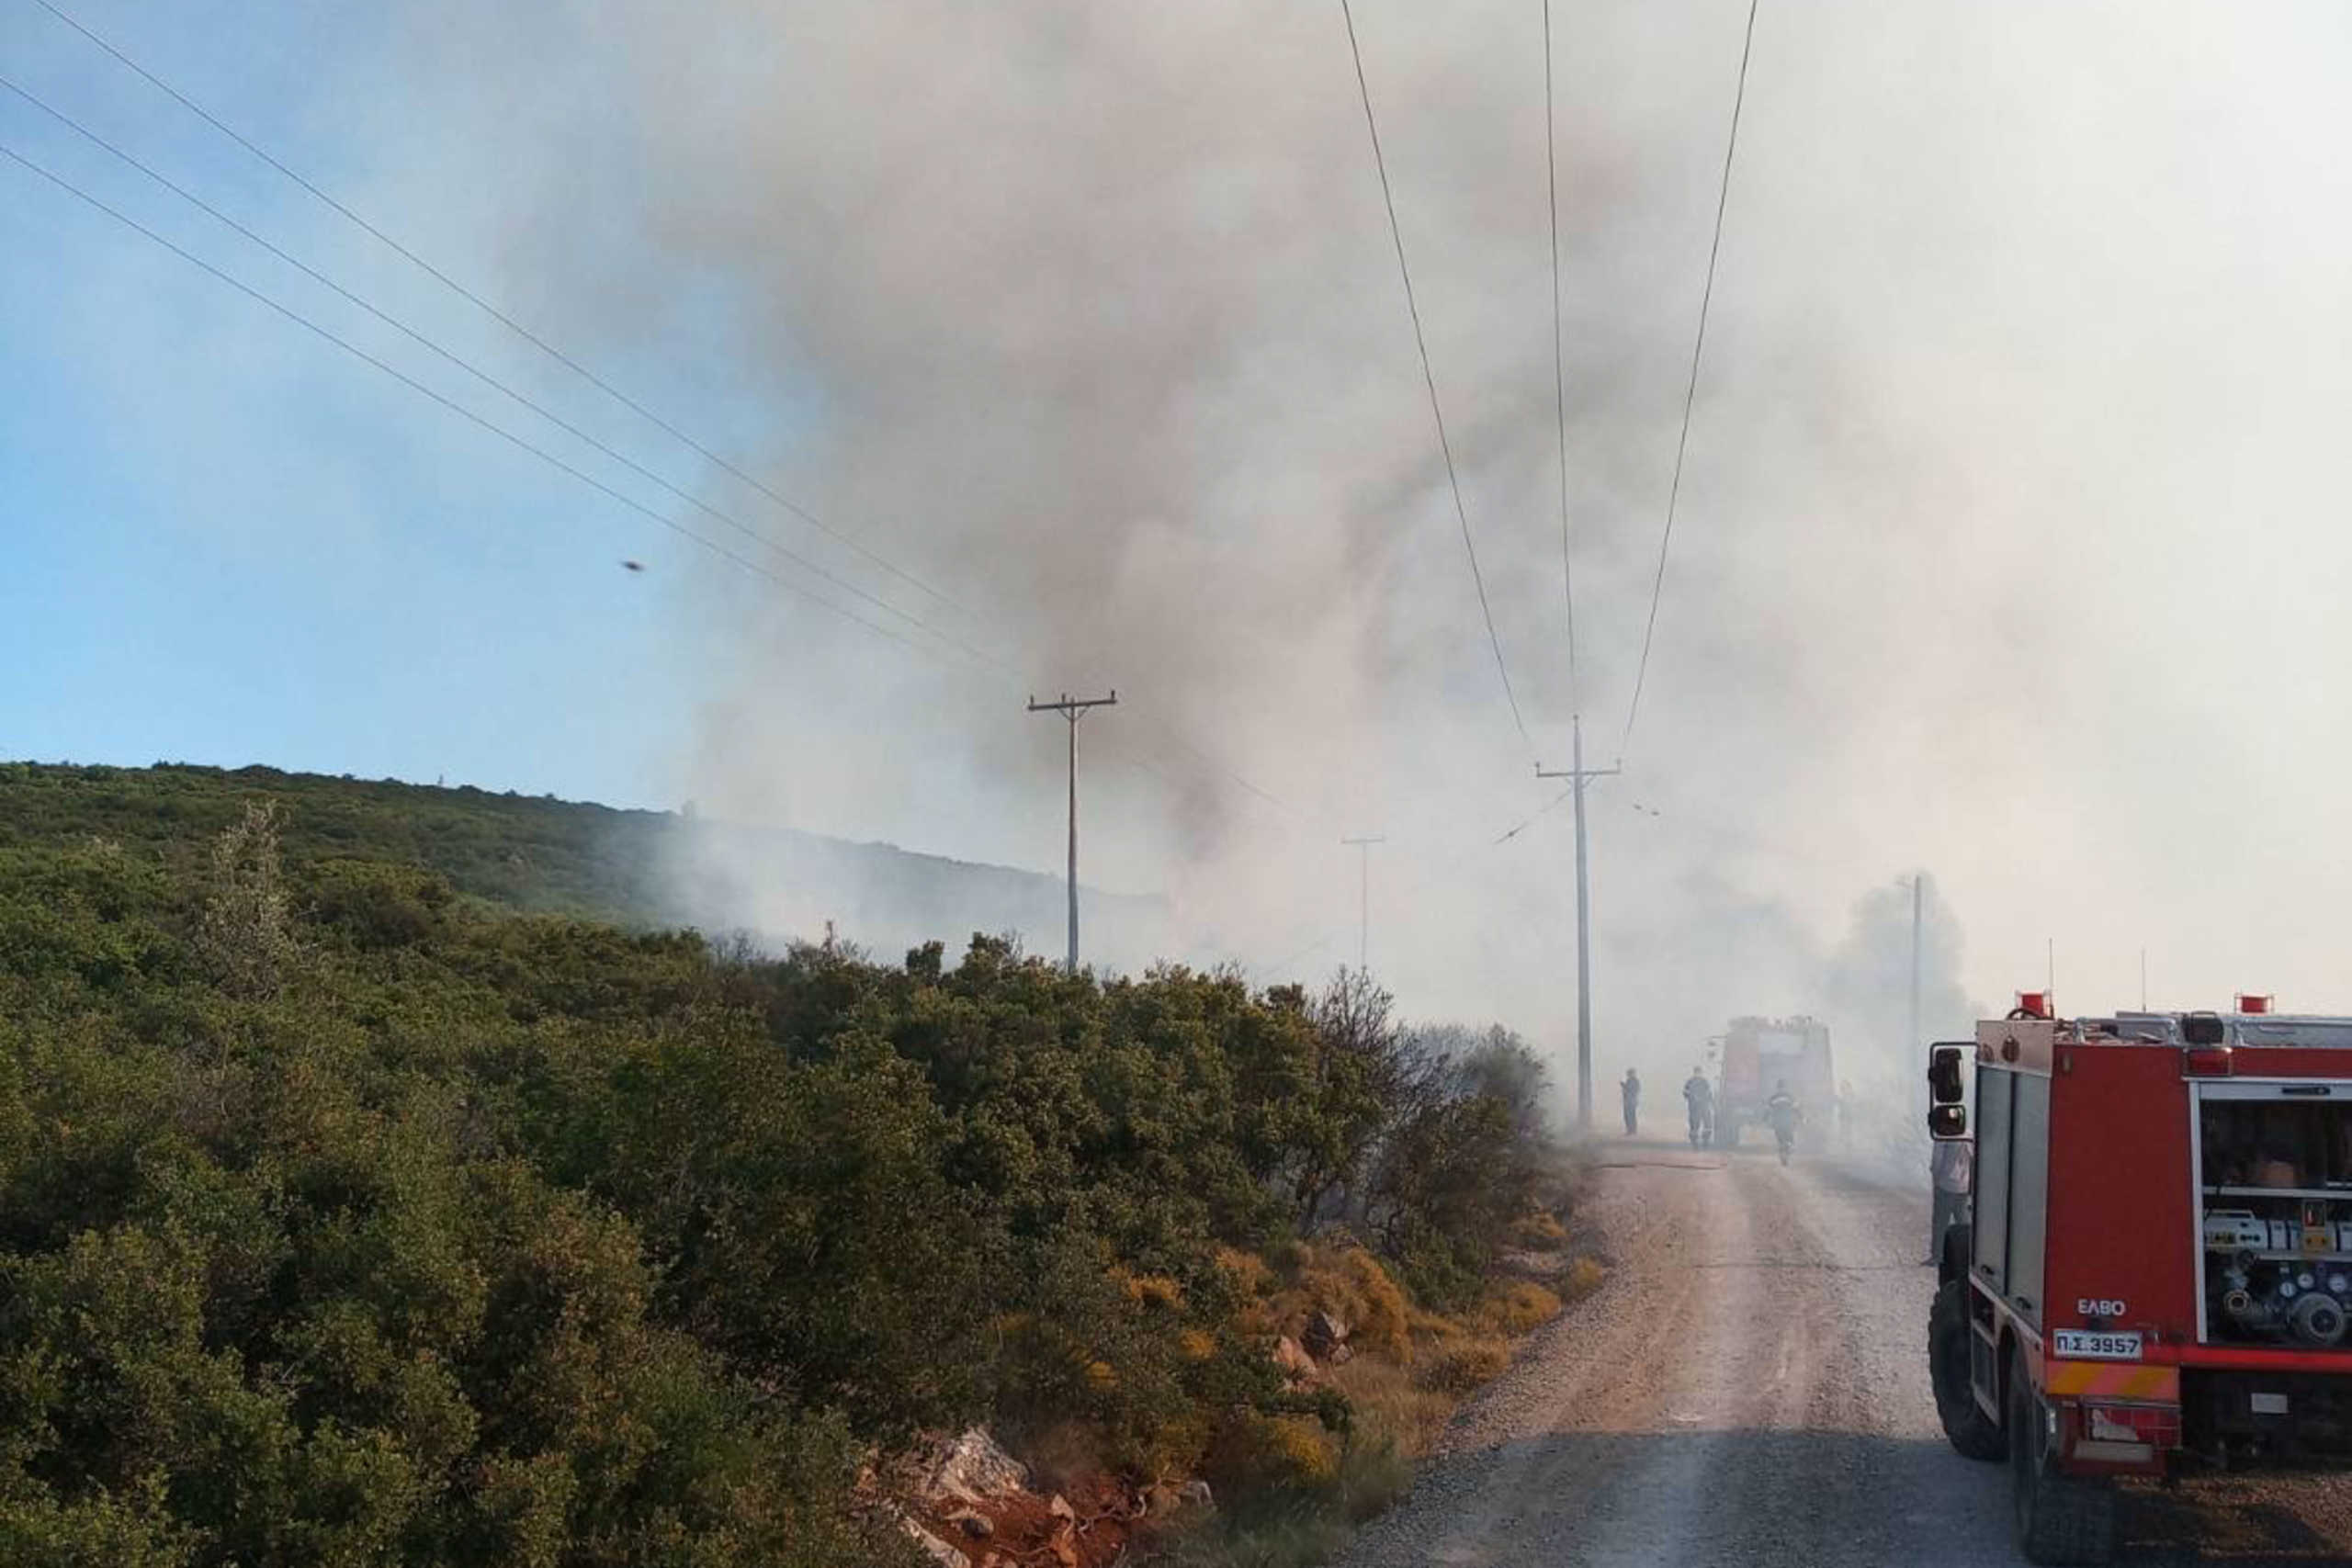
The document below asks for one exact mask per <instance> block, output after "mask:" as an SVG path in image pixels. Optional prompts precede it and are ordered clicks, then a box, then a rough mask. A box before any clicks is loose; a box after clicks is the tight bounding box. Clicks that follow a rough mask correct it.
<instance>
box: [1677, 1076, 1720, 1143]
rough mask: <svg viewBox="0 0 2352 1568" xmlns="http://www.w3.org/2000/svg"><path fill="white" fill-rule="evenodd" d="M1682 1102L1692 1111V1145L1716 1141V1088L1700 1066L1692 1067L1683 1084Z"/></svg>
mask: <svg viewBox="0 0 2352 1568" xmlns="http://www.w3.org/2000/svg"><path fill="white" fill-rule="evenodd" d="M1682 1102H1683V1104H1684V1105H1685V1106H1687V1107H1688V1108H1689V1109H1690V1112H1691V1147H1692V1148H1694V1149H1695V1148H1697V1147H1699V1146H1700V1145H1702V1144H1712V1143H1713V1142H1714V1141H1715V1090H1714V1087H1713V1085H1712V1084H1710V1083H1708V1082H1707V1075H1706V1074H1704V1073H1702V1072H1701V1071H1700V1070H1699V1069H1698V1068H1696V1067H1693V1068H1691V1077H1689V1078H1688V1079H1686V1080H1684V1082H1683V1085H1682Z"/></svg>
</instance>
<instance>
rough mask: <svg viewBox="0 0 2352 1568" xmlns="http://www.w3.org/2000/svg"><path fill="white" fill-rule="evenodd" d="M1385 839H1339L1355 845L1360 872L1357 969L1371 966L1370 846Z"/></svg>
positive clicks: (1357, 918)
mask: <svg viewBox="0 0 2352 1568" xmlns="http://www.w3.org/2000/svg"><path fill="white" fill-rule="evenodd" d="M1387 841H1388V840H1386V839H1384V838H1379V837H1376V836H1375V837H1371V838H1363V839H1341V840H1340V842H1341V843H1343V844H1353V845H1354V846H1355V849H1356V861H1357V869H1358V871H1359V872H1360V873H1361V877H1360V881H1359V885H1358V892H1357V905H1356V908H1357V915H1356V922H1357V923H1356V967H1357V968H1359V969H1369V968H1371V967H1372V960H1371V957H1370V954H1371V953H1372V846H1373V845H1374V844H1385V843H1386V842H1387Z"/></svg>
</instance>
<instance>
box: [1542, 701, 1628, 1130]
mask: <svg viewBox="0 0 2352 1568" xmlns="http://www.w3.org/2000/svg"><path fill="white" fill-rule="evenodd" d="M1573 733H1574V735H1575V737H1576V757H1575V761H1574V765H1573V766H1571V767H1569V768H1567V769H1566V770H1556V769H1555V770H1554V771H1551V772H1548V773H1547V772H1545V771H1544V764H1543V763H1541V762H1538V763H1536V764H1535V776H1536V777H1537V778H1539V779H1569V780H1573V781H1574V784H1573V785H1572V793H1573V794H1574V795H1575V796H1576V807H1577V1127H1579V1128H1581V1129H1585V1130H1588V1131H1589V1130H1590V1128H1591V1126H1592V935H1591V931H1590V926H1591V920H1592V898H1591V892H1590V884H1589V882H1588V880H1587V879H1586V875H1585V856H1584V787H1585V784H1586V783H1587V782H1588V781H1589V780H1592V779H1600V778H1607V777H1608V776H1609V775H1610V774H1611V773H1616V772H1618V771H1619V770H1617V769H1615V768H1588V767H1586V766H1585V765H1584V721H1583V720H1582V719H1581V718H1579V719H1577V721H1576V723H1575V728H1574V730H1573Z"/></svg>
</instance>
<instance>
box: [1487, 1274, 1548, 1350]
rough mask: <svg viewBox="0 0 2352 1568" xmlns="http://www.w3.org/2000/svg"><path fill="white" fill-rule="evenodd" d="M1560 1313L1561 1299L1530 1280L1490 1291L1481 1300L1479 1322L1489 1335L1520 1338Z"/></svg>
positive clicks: (1511, 1283) (1512, 1282) (1517, 1281)
mask: <svg viewBox="0 0 2352 1568" xmlns="http://www.w3.org/2000/svg"><path fill="white" fill-rule="evenodd" d="M1559 1315H1560V1298H1559V1297H1557V1296H1555V1295H1554V1294H1553V1293H1552V1292H1549V1291H1547V1290H1545V1289H1544V1287H1543V1286H1541V1285H1538V1284H1535V1283H1533V1282H1532V1281H1530V1280H1513V1281H1511V1282H1510V1284H1507V1285H1504V1286H1501V1287H1500V1288H1498V1289H1497V1290H1494V1291H1492V1292H1488V1293H1487V1299H1486V1300H1485V1301H1483V1302H1481V1303H1478V1312H1477V1321H1478V1325H1479V1326H1480V1327H1482V1328H1484V1329H1485V1330H1486V1331H1487V1333H1489V1334H1495V1335H1501V1336H1503V1337H1507V1338H1511V1339H1516V1338H1518V1337H1521V1335H1525V1334H1532V1333H1533V1332H1535V1330H1537V1329H1539V1328H1541V1327H1543V1326H1544V1325H1545V1324H1547V1323H1549V1322H1551V1321H1552V1320H1553V1319H1554V1318H1555V1317H1557V1316H1559Z"/></svg>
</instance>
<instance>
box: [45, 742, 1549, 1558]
mask: <svg viewBox="0 0 2352 1568" xmlns="http://www.w3.org/2000/svg"><path fill="white" fill-rule="evenodd" d="M568 814H569V815H568ZM614 819H615V818H614V814H609V813H599V812H596V811H594V808H578V807H560V806H558V805H556V804H555V803H551V802H544V801H532V800H515V799H513V798H511V797H500V796H492V795H481V794H478V793H475V792H458V791H441V790H421V789H414V788H412V787H410V786H402V785H389V784H385V785H379V784H345V783H342V782H340V781H333V780H319V779H300V778H294V777H290V776H288V775H278V774H257V773H242V774H224V773H212V772H210V771H208V770H200V769H157V770H153V771H130V770H112V769H71V768H45V767H30V766H24V765H10V766H6V767H0V823H5V824H6V826H5V828H0V1232H5V1240H6V1246H5V1251H4V1252H0V1560H5V1561H7V1562H26V1563H36V1562H38V1563H87V1564H93V1565H96V1564H101V1563H103V1564H129V1565H138V1568H148V1565H154V1568H161V1565H165V1564H171V1565H197V1564H205V1565H209V1564H229V1563H240V1564H265V1563H285V1564H294V1563H357V1562H369V1563H385V1562H401V1563H414V1564H419V1565H424V1564H485V1565H487V1564H501V1565H504V1564H521V1565H529V1564H544V1565H548V1568H558V1565H561V1568H574V1565H577V1568H589V1565H604V1564H616V1565H617V1564H624V1563H627V1564H650V1563H684V1564H695V1563H707V1564H712V1565H717V1564H721V1563H726V1564H739V1563H782V1564H810V1565H814V1564H820V1563H821V1564H839V1563H845V1562H864V1561H892V1560H895V1557H894V1554H896V1553H899V1552H901V1551H903V1550H904V1545H905V1543H904V1542H903V1540H900V1538H899V1537H898V1536H897V1534H896V1533H895V1532H894V1531H891V1530H888V1529H881V1528H879V1527H877V1526H876V1525H875V1524H874V1523H872V1522H871V1521H870V1520H862V1519H861V1517H859V1516H858V1514H857V1513H856V1511H855V1510H854V1509H853V1508H852V1507H851V1506H850V1500H851V1495H852V1482H853V1478H854V1474H855V1472H856V1471H857V1469H858V1466H859V1465H860V1463H861V1462H862V1461H864V1460H865V1459H866V1458H868V1457H870V1456H871V1455H873V1454H874V1453H876V1452H877V1451H884V1450H889V1449H891V1448H893V1447H894V1446H896V1445H899V1444H900V1443H902V1442H904V1441H905V1440H907V1439H908V1438H910V1437H911V1436H912V1435H913V1434H914V1433H915V1432H917V1431H918V1430H919V1429H924V1428H939V1427H956V1426H960V1425H961V1424H964V1423H967V1422H970V1421H975V1420H987V1421H991V1422H993V1423H995V1424H996V1426H997V1427H998V1429H999V1430H1001V1431H1002V1432H1005V1433H1007V1434H1008V1435H1010V1436H1012V1438H1014V1439H1015V1440H1019V1439H1021V1438H1023V1436H1024V1435H1038V1434H1045V1433H1048V1432H1051V1433H1055V1434H1057V1435H1058V1440H1060V1441H1062V1442H1064V1443H1067V1442H1068V1441H1069V1440H1070V1434H1072V1433H1076V1434H1080V1435H1081V1436H1082V1440H1083V1442H1084V1443H1085V1444H1086V1445H1087V1447H1088V1449H1089V1450H1090V1451H1091V1453H1093V1454H1094V1455H1096V1456H1098V1457H1099V1460H1100V1462H1102V1463H1103V1464H1104V1465H1107V1466H1109V1467H1111V1468H1113V1469H1114V1470H1115V1471H1117V1472H1121V1473H1123V1474H1126V1475H1130V1476H1134V1477H1136V1478H1138V1479H1148V1478H1153V1477H1166V1476H1169V1475H1181V1474H1187V1473H1197V1472H1200V1471H1201V1470H1202V1469H1203V1468H1204V1467H1211V1466H1213V1464H1214V1461H1216V1456H1218V1455H1220V1454H1230V1453H1233V1452H1235V1451H1237V1450H1238V1449H1241V1448H1246V1447H1247V1439H1248V1438H1249V1436H1250V1432H1252V1431H1256V1432H1260V1433H1263V1432H1266V1431H1276V1432H1296V1431H1300V1430H1305V1431H1306V1432H1307V1433H1308V1434H1309V1436H1310V1437H1313V1436H1314V1435H1315V1434H1321V1438H1320V1439H1319V1440H1325V1441H1329V1442H1332V1443H1337V1442H1340V1441H1341V1440H1342V1439H1343V1438H1344V1434H1345V1433H1346V1432H1347V1430H1348V1428H1349V1427H1350V1424H1351V1409H1350V1406H1349V1403H1348V1400H1347V1399H1346V1397H1345V1396H1344V1395H1343V1394H1342V1393H1340V1392H1338V1391H1337V1390H1335V1389H1333V1388H1331V1387H1329V1386H1322V1387H1302V1386H1301V1385H1300V1384H1299V1383H1298V1382H1296V1381H1295V1380H1292V1381H1287V1382H1286V1381H1285V1379H1284V1377H1283V1374H1282V1372H1281V1371H1279V1370H1278V1369H1277V1368H1276V1366H1275V1365H1274V1363H1273V1361H1272V1359H1270V1357H1269V1355H1268V1345H1269V1340H1270V1337H1272V1335H1273V1334H1275V1333H1279V1332H1281V1331H1282V1328H1283V1325H1282V1324H1281V1323H1280V1322H1279V1321H1277V1320H1278V1318H1279V1316H1280V1310H1279V1308H1280V1303H1284V1302H1289V1301H1292V1300H1293V1299H1294V1298H1296V1299H1298V1300H1302V1301H1303V1300H1304V1298H1297V1297H1296V1292H1295V1289H1292V1287H1295V1285H1296V1282H1297V1280H1298V1279H1299V1278H1300V1277H1301V1269H1302V1268H1304V1267H1305V1262H1304V1260H1306V1259H1309V1258H1329V1257H1333V1256H1341V1255H1344V1256H1347V1257H1360V1258H1363V1263H1362V1264H1359V1265H1351V1268H1353V1269H1355V1271H1356V1274H1357V1276H1359V1277H1361V1278H1366V1279H1368V1278H1372V1277H1374V1276H1381V1278H1380V1279H1379V1280H1378V1284H1379V1288H1380V1289H1382V1290H1385V1291H1391V1292H1392V1293H1393V1288H1392V1287H1389V1286H1388V1285H1387V1283H1386V1279H1385V1275H1386V1274H1392V1273H1393V1275H1394V1276H1395V1278H1396V1279H1397V1280H1400V1281H1401V1282H1402V1284H1403V1286H1404V1288H1405V1291H1406V1292H1408V1294H1409V1297H1410V1299H1411V1303H1412V1306H1411V1310H1413V1311H1415V1312H1426V1311H1429V1310H1430V1309H1448V1308H1452V1309H1461V1310H1469V1309H1471V1308H1474V1307H1475V1306H1476V1303H1478V1302H1479V1301H1480V1300H1481V1299H1482V1297H1483V1294H1484V1293H1485V1292H1487V1290H1488V1281H1489V1272H1490V1269H1491V1268H1492V1265H1493V1264H1494V1262H1495V1260H1496V1258H1497V1257H1498V1254H1499V1253H1500V1251H1501V1250H1502V1249H1503V1248H1504V1247H1506V1246H1507V1245H1508V1244H1510V1242H1511V1240H1512V1238H1513V1237H1514V1236H1516V1235H1523V1234H1524V1232H1525V1230H1526V1227H1527V1225H1528V1224H1529V1222H1530V1218H1531V1216H1533V1215H1539V1214H1540V1213H1542V1212H1543V1211H1544V1209H1545V1208H1546V1206H1547V1205H1548V1206H1552V1207H1556V1206H1557V1205H1558V1204H1559V1202H1560V1201H1562V1200H1561V1194H1560V1192H1559V1191H1558V1190H1557V1185H1556V1178H1555V1175H1554V1174H1553V1171H1554V1167H1553V1165H1552V1163H1551V1162H1550V1161H1549V1159H1548V1158H1547V1150H1546V1145H1545V1143H1544V1135H1543V1131H1542V1119H1541V1115H1540V1112H1539V1110H1538V1100H1539V1096H1540V1093H1541V1089H1542V1073H1541V1070H1540V1067H1539V1066H1537V1064H1536V1063H1535V1061H1534V1059H1533V1058H1532V1056H1531V1055H1529V1054H1528V1052H1527V1051H1526V1049H1525V1047H1524V1046H1523V1045H1521V1043H1519V1042H1518V1041H1517V1040H1516V1039H1514V1038H1513V1037H1511V1036H1510V1035H1509V1034H1507V1033H1505V1032H1500V1031H1496V1032H1489V1033H1486V1034H1477V1035H1471V1034H1463V1033H1450V1032H1438V1033H1429V1034H1420V1035H1414V1034H1411V1033H1409V1032H1405V1031H1402V1030H1400V1029H1399V1028H1398V1027H1397V1024H1396V1022H1395V1021H1394V1020H1393V1019H1392V1018H1391V1017H1390V1016H1389V1011H1388V1008H1387V1003H1386V998H1385V997H1384V996H1382V995H1381V994H1380V993H1379V992H1378V991H1377V990H1376V989H1375V988H1374V987H1372V986H1371V985H1370V984H1369V983H1368V982H1367V981H1365V980H1364V979H1363V977H1361V976H1345V977H1343V978H1342V979H1341V980H1340V982H1338V983H1336V984H1335V985H1334V986H1332V987H1329V989H1327V990H1326V991H1324V992H1323V993H1321V994H1309V993H1307V992H1305V991H1302V990H1299V989H1297V988H1274V989H1270V990H1253V989H1252V988H1251V987H1249V986H1247V985H1246V984H1244V983H1243V982H1242V981H1241V980H1240V979H1239V978H1238V977H1236V976H1231V975H1221V974H1199V973H1194V972H1191V971H1188V970H1184V969H1177V968H1170V969H1163V970H1158V971H1155V972H1153V973H1151V974H1149V975H1147V976H1143V977H1140V978H1134V979H1111V980H1098V979H1096V978H1094V977H1091V976H1081V977H1079V978H1076V979H1072V978H1070V977H1068V976H1064V975H1062V974H1061V973H1059V972H1058V970H1057V969H1056V968H1055V967H1053V966H1051V965H1049V964H1046V963H1044V962H1041V961H1039V960H1038V959H1035V958H1034V957H1029V956H1026V955H1024V954H1023V953H1021V952H1020V951H1019V950H1018V949H1017V947H1016V946H1015V945H1013V944H1012V943H1010V942H1006V941H1003V940H999V939H994V938H988V937H974V938H973V939H971V941H970V942H968V944H967V945H966V946H965V947H964V948H963V950H962V951H961V952H960V953H955V954H953V955H952V957H951V955H950V954H949V953H948V952H947V951H945V950H944V948H943V947H942V946H940V945H939V944H935V943H934V944H933V945H930V946H927V947H924V948H922V949H919V950H917V951H916V952H914V953H910V954H908V955H907V957H906V959H905V961H904V963H902V964H881V963H876V962H873V961H871V960H869V959H867V958H865V957H864V956H861V955H860V954H858V953H854V952H852V951H847V950H845V949H842V948H838V947H801V948H797V949H795V950H793V951H791V952H788V953H785V954H783V955H782V956H771V955H766V954H763V953H760V952H758V951H757V950H755V949H753V948H752V946H750V945H749V944H748V943H745V942H741V941H733V942H713V941H710V940H707V939H706V938H705V937H703V936H700V935H697V934H695V933H693V932H686V931H661V930H655V929H650V928H632V927H631V926H629V925H628V924H627V923H625V922H626V921H627V920H628V919H629V918H630V917H631V915H632V913H634V912H636V911H638V910H640V909H641V908H642V907H643V906H642V901H641V899H640V897H639V893H640V891H641V889H642V887H643V886H646V885H647V881H646V879H647V871H646V864H645V863H643V862H641V861H640V860H639V859H638V858H637V857H638V856H639V852H640V851H641V850H642V846H643V845H644V844H645V843H646V842H648V841H650V840H648V839H647V837H646V834H647V833H648V832H649V831H650V829H647V827H646V826H645V825H644V824H643V823H639V822H634V821H623V823H622V827H623V829H624V830H623V832H622V833H621V835H620V841H621V844H622V849H621V851H620V855H621V858H620V860H619V861H618V862H617V863H614V862H609V861H605V860H601V859H600V858H599V856H600V854H601V853H602V852H601V851H600V850H599V849H598V847H597V845H598V842H599V840H600V839H601V838H605V837H609V833H610V829H612V828H613V825H614ZM591 914H594V915H601V916H604V917H606V919H588V918H582V917H583V916H586V915H591ZM1555 1234H1556V1230H1555ZM1351 1249H1352V1250H1351ZM1375 1256H1376V1261H1375V1260H1374V1258H1375ZM1286 1289H1291V1294H1290V1295H1288V1296H1286V1295H1285V1294H1284V1293H1283V1292H1285V1290H1286ZM1389 1310H1390V1313H1391V1315H1396V1314H1398V1313H1400V1312H1401V1311H1402V1310H1404V1309H1403V1308H1402V1307H1401V1306H1399V1307H1396V1308H1392V1309H1389ZM1397 1321H1398V1322H1399V1324H1400V1325H1401V1324H1402V1322H1403V1319H1402V1317H1401V1316H1399V1317H1398V1319H1397ZM1397 1335H1398V1338H1399V1343H1400V1345H1401V1344H1402V1343H1403V1339H1404V1335H1405V1330H1404V1329H1403V1328H1402V1327H1401V1326H1400V1327H1399V1328H1398V1330H1397ZM1253 1423H1254V1424H1256V1425H1255V1426H1252V1424H1253ZM1269 1424H1274V1425H1269ZM1293 1446H1294V1447H1296V1446H1297V1445H1296V1444H1294V1445H1293ZM1308 1468H1309V1469H1312V1468H1313V1466H1311V1465H1310V1466H1308ZM1244 1479H1245V1481H1246V1479H1247V1478H1246V1477H1245V1478H1244Z"/></svg>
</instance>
